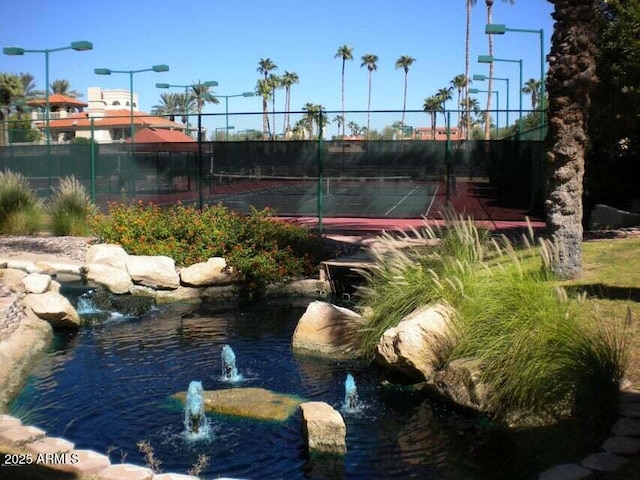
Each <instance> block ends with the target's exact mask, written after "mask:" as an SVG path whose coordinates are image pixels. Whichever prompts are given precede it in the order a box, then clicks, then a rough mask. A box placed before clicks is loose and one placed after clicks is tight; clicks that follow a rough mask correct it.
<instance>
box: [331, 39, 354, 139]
mask: <svg viewBox="0 0 640 480" xmlns="http://www.w3.org/2000/svg"><path fill="white" fill-rule="evenodd" d="M333 58H341V59H342V120H343V122H342V136H343V137H344V126H345V125H344V124H345V122H344V120H345V118H346V117H345V114H344V66H345V63H346V62H347V60H353V48H351V47H350V46H349V45H346V44H345V45H342V46H341V47H339V48H338V52H337V53H336V54H335V55H334V56H333ZM338 128H339V127H338Z"/></svg>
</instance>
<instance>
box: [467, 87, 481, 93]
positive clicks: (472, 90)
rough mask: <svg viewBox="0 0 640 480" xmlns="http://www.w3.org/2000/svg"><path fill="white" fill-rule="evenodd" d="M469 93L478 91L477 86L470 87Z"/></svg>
mask: <svg viewBox="0 0 640 480" xmlns="http://www.w3.org/2000/svg"><path fill="white" fill-rule="evenodd" d="M469 93H480V90H478V89H477V88H470V89H469Z"/></svg>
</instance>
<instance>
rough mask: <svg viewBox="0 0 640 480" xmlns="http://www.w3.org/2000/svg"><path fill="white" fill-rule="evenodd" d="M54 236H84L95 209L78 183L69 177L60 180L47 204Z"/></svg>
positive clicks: (88, 229) (88, 230) (87, 232)
mask: <svg viewBox="0 0 640 480" xmlns="http://www.w3.org/2000/svg"><path fill="white" fill-rule="evenodd" d="M47 210H48V212H49V215H50V217H51V228H52V230H53V234H54V235H74V236H86V235H88V234H89V233H90V231H91V228H90V219H91V217H92V216H93V215H94V214H95V213H96V207H95V206H94V205H93V203H91V199H90V198H89V195H87V192H86V191H85V189H84V186H83V185H82V184H81V183H80V181H79V180H78V179H77V178H75V177H73V176H71V177H64V178H62V179H61V180H60V184H59V185H58V188H56V190H55V192H54V194H53V196H52V197H51V199H50V200H49V203H48V204H47Z"/></svg>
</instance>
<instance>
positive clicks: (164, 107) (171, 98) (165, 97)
mask: <svg viewBox="0 0 640 480" xmlns="http://www.w3.org/2000/svg"><path fill="white" fill-rule="evenodd" d="M183 112H185V109H184V94H181V93H162V94H160V103H158V104H157V105H154V106H153V107H151V113H152V114H153V115H167V116H169V120H171V121H172V122H173V121H175V119H176V115H179V114H181V113H183Z"/></svg>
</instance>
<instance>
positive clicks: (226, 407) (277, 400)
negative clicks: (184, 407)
mask: <svg viewBox="0 0 640 480" xmlns="http://www.w3.org/2000/svg"><path fill="white" fill-rule="evenodd" d="M173 397H174V398H177V399H178V400H180V401H181V402H182V403H183V404H184V401H185V398H186V392H179V393H176V394H175V395H173ZM302 402H304V399H302V398H300V397H298V396H296V395H287V394H284V393H276V392H272V391H270V390H266V389H264V388H227V389H224V390H205V392H204V408H205V411H207V412H215V413H220V414H223V415H234V416H238V417H248V418H255V419H257V420H275V421H284V420H286V419H287V418H289V417H290V416H291V415H293V414H294V413H295V412H296V410H297V409H298V407H299V405H300V404H301V403H302Z"/></svg>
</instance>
